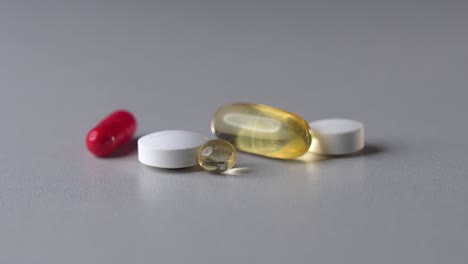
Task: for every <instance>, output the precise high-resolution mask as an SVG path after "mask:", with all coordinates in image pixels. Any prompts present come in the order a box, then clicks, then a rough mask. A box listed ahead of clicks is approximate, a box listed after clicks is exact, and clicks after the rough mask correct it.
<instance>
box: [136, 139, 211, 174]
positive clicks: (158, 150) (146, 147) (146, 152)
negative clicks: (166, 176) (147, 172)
mask: <svg viewBox="0 0 468 264" xmlns="http://www.w3.org/2000/svg"><path fill="white" fill-rule="evenodd" d="M207 139H208V138H207V137H205V136H204V135H201V134H199V133H195V132H191V131H184V130H164V131H159V132H155V133H152V134H148V135H146V136H143V137H141V138H140V139H138V160H139V161H140V162H141V163H143V164H145V165H148V166H152V167H158V168H167V169H177V168H185V167H190V166H194V165H196V164H197V163H198V162H197V150H198V148H199V147H200V146H201V145H203V144H204V143H205V142H206V141H207Z"/></svg>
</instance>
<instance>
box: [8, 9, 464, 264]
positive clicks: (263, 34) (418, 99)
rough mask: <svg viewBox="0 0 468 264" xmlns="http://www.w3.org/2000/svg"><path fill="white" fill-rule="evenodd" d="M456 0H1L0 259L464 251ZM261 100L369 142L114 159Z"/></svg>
mask: <svg viewBox="0 0 468 264" xmlns="http://www.w3.org/2000/svg"><path fill="white" fill-rule="evenodd" d="M467 14H468V2H467V1H456V0H449V1H422V0H421V1H415V0H410V1H400V0H397V1H333V0H332V1H322V2H318V1H185V2H181V1H58V0H57V1H53V0H46V1H0V120H1V132H0V136H1V139H0V140H1V145H0V263H48V264H54V263H112V264H118V263H204V264H206V263H321V264H323V263H356V264H364V263H424V264H428V263H467V259H468V158H467V149H468V137H467V132H468V122H467V121H468V118H467V114H468V106H467V103H468V15H467ZM230 102H257V103H263V104H268V105H273V106H277V107H280V108H284V109H288V110H289V111H292V112H296V113H298V114H300V115H302V116H303V117H304V118H306V119H307V120H310V121H313V120H318V119H323V118H332V117H342V118H351V119H356V120H359V121H362V122H363V123H364V124H365V128H366V143H367V147H366V149H365V150H364V151H363V152H361V153H359V154H357V155H351V156H347V157H339V158H325V159H324V158H322V159H321V158H320V157H315V156H313V155H307V156H306V157H304V158H303V159H301V160H291V161H281V160H273V159H267V158H262V157H258V156H254V155H248V154H243V153H240V154H239V155H238V160H239V161H238V164H237V167H238V168H239V169H238V170H237V171H234V172H232V173H231V174H229V175H213V174H210V173H207V172H205V171H202V170H200V169H197V168H189V169H182V170H162V169H156V168H150V167H146V166H144V165H143V164H140V163H139V162H138V161H137V153H136V149H135V147H134V146H135V142H133V144H130V145H129V146H127V147H126V148H125V149H124V150H121V151H119V152H118V153H116V154H115V155H113V157H109V158H104V159H99V158H95V157H93V156H92V155H91V154H90V153H88V152H87V150H86V148H85V144H84V140H85V135H86V133H87V132H88V131H89V129H91V128H92V127H93V126H94V125H96V124H97V122H98V121H99V120H100V119H101V118H103V117H104V116H106V115H107V114H108V113H110V112H111V111H113V110H115V109H118V108H125V109H128V110H130V111H131V112H133V113H134V114H135V116H136V117H137V119H138V131H137V135H136V137H139V136H142V135H145V134H147V133H151V132H154V131H158V130H165V129H185V130H192V131H196V132H200V133H203V134H206V135H211V132H210V125H209V124H210V120H211V118H212V116H213V113H214V112H215V111H216V109H217V108H218V107H219V106H221V105H223V104H226V103H230Z"/></svg>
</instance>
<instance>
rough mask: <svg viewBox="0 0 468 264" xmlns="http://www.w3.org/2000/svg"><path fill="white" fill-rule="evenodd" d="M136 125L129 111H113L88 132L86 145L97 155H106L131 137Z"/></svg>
mask: <svg viewBox="0 0 468 264" xmlns="http://www.w3.org/2000/svg"><path fill="white" fill-rule="evenodd" d="M136 125H137V124H136V119H135V117H134V116H133V115H132V114H131V113H130V112H128V111H125V110H117V111H114V112H112V113H111V114H110V115H108V116H107V117H106V118H104V119H103V120H101V122H99V124H97V125H96V126H95V127H94V128H93V129H91V130H90V131H89V132H88V135H87V136H86V146H87V147H88V150H89V151H90V152H91V153H93V154H94V155H96V156H98V157H104V156H107V155H109V154H111V153H112V152H113V151H114V150H116V149H117V148H118V147H120V146H122V145H124V144H125V143H127V142H128V141H130V139H132V137H133V134H134V133H135V130H136Z"/></svg>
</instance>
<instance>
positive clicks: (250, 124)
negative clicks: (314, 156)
mask: <svg viewBox="0 0 468 264" xmlns="http://www.w3.org/2000/svg"><path fill="white" fill-rule="evenodd" d="M211 131H212V132H213V134H215V135H216V136H217V137H218V138H220V139H224V140H227V141H229V142H231V143H232V144H233V145H234V146H235V147H236V148H237V149H238V150H240V151H245V152H249V153H253V154H257V155H261V156H266V157H270V158H277V159H293V158H297V157H299V156H302V155H303V154H305V153H306V152H307V151H308V150H309V148H310V144H311V141H312V137H311V132H310V128H309V124H308V123H307V122H306V121H305V120H304V119H303V118H302V117H300V116H298V115H296V114H293V113H290V112H288V111H285V110H282V109H278V108H275V107H271V106H267V105H260V104H251V103H235V104H228V105H224V106H222V107H221V108H219V109H218V111H216V113H215V116H214V118H213V120H212V122H211Z"/></svg>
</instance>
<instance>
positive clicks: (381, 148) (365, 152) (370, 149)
mask: <svg viewBox="0 0 468 264" xmlns="http://www.w3.org/2000/svg"><path fill="white" fill-rule="evenodd" d="M388 149H389V148H388V147H387V146H385V145H383V144H374V143H368V144H366V145H365V146H364V148H363V149H362V150H360V151H358V152H355V153H351V154H345V155H320V154H315V153H312V152H310V151H309V152H307V153H306V154H304V155H302V156H301V157H299V158H296V159H293V160H286V161H287V162H289V161H292V162H323V161H327V160H332V159H348V158H356V157H363V156H373V155H377V154H380V153H382V152H386V151H388Z"/></svg>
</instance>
